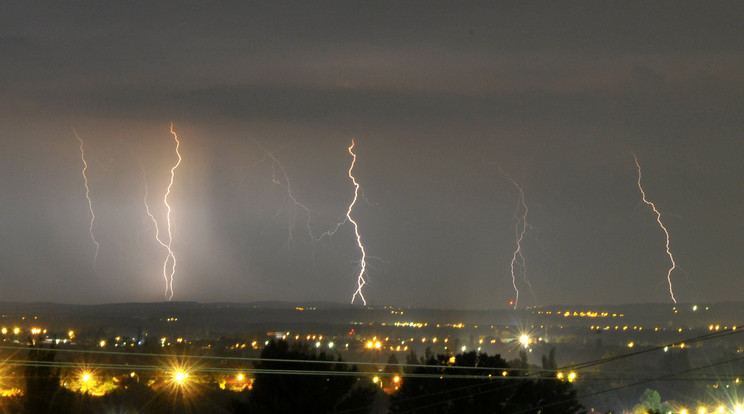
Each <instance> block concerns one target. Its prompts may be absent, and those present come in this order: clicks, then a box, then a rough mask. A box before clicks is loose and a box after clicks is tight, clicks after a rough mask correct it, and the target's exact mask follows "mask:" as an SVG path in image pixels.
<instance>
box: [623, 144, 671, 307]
mask: <svg viewBox="0 0 744 414" xmlns="http://www.w3.org/2000/svg"><path fill="white" fill-rule="evenodd" d="M633 160H635V164H636V167H638V189H639V190H640V191H641V198H642V199H643V202H644V203H646V204H648V205H649V206H651V209H652V210H654V213H656V222H657V223H659V227H661V229H662V230H663V231H664V235H665V236H666V253H667V256H669V261H670V262H671V263H672V265H671V267H669V271H667V282H668V283H669V295H671V297H672V301H673V302H674V303H677V299H675V298H674V291H673V289H672V271H673V270H674V269H675V268H676V267H677V264H676V263H675V262H674V256H672V251H671V250H669V232H668V231H667V229H666V227H664V223H662V222H661V213H660V212H659V210H657V209H656V205H655V204H654V203H652V202H651V201H648V200H647V199H646V192H645V191H643V186H642V185H641V164H639V163H638V157H636V155H635V153H633Z"/></svg>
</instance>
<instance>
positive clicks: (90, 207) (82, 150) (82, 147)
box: [72, 128, 101, 266]
mask: <svg viewBox="0 0 744 414" xmlns="http://www.w3.org/2000/svg"><path fill="white" fill-rule="evenodd" d="M72 132H73V133H74V134H75V138H77V139H78V141H80V159H81V160H82V161H83V170H82V174H83V183H84V184H85V198H86V199H88V210H90V227H89V229H88V230H89V232H90V238H91V240H93V244H95V245H96V253H95V255H94V256H93V265H94V266H95V264H96V262H97V261H98V249H99V248H100V247H101V246H100V244H98V241H96V237H95V236H94V235H93V223H94V222H95V221H96V213H94V212H93V201H92V200H91V199H90V187H89V186H88V175H87V174H86V171H88V162H87V161H86V160H85V143H84V142H83V139H82V138H80V136H79V135H78V133H77V131H76V130H75V128H73V129H72Z"/></svg>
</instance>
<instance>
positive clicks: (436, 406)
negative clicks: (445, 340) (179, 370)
mask: <svg viewBox="0 0 744 414" xmlns="http://www.w3.org/2000/svg"><path fill="white" fill-rule="evenodd" d="M261 358H262V361H261V362H260V363H257V364H255V366H254V375H253V386H252V389H250V390H249V389H246V390H244V391H242V392H234V391H228V390H224V389H220V387H219V386H218V385H217V384H216V383H198V382H193V383H188V382H184V383H183V384H171V386H167V387H160V388H156V387H149V386H147V385H145V384H142V383H139V382H136V381H131V382H128V383H125V384H121V385H120V386H118V387H117V388H116V389H115V390H113V391H112V392H109V393H106V394H105V395H103V396H92V395H90V394H89V393H87V392H73V391H71V390H69V389H67V388H65V387H63V386H62V384H61V381H60V368H59V367H57V366H55V364H54V360H55V351H54V349H48V348H39V347H32V348H31V349H30V350H29V354H28V361H27V364H26V365H25V368H24V378H25V389H24V394H23V396H21V397H14V398H3V404H2V405H3V406H2V407H0V410H4V411H3V412H19V413H29V414H30V413H55V414H66V413H71V414H72V413H82V414H86V413H101V412H117V413H158V414H160V413H173V414H175V413H192V414H194V413H196V414H198V413H211V414H220V413H225V414H233V413H234V414H239V413H251V414H262V413H290V412H291V413H295V412H308V413H359V414H364V413H378V412H390V413H442V414H444V413H476V414H477V413H517V412H519V413H543V414H550V413H561V414H573V413H583V412H584V409H583V407H582V406H581V405H580V404H579V403H578V400H577V398H576V391H575V388H574V387H573V384H571V383H570V382H568V381H565V380H560V379H557V378H556V376H555V372H556V371H555V368H556V366H555V365H556V364H555V358H554V355H553V352H551V354H550V355H549V356H546V357H543V368H544V370H545V371H544V373H540V372H537V373H533V374H529V373H528V369H527V368H528V367H527V361H526V355H523V356H522V358H520V359H517V360H514V361H510V362H508V363H507V361H505V360H504V359H502V358H501V357H500V356H499V355H493V356H489V355H487V354H485V353H476V352H467V353H461V354H457V355H433V354H431V353H429V352H427V353H426V354H425V355H424V356H421V357H418V356H417V355H416V354H414V353H411V354H409V355H408V356H407V358H406V361H405V362H406V363H405V364H402V365H401V364H398V363H397V360H396V359H395V357H394V356H391V359H390V360H389V361H388V364H385V365H384V368H383V369H382V370H381V371H378V372H364V373H362V372H360V371H359V368H358V367H357V366H355V365H352V364H349V363H346V362H344V361H343V360H342V359H341V358H340V357H338V356H334V355H331V354H328V353H326V352H324V351H318V350H316V349H314V348H310V347H308V346H307V345H306V344H304V343H300V342H295V343H292V344H290V343H288V342H286V341H272V342H270V343H269V344H268V345H267V346H266V347H265V348H264V350H263V352H262V353H261ZM375 369H376V367H375ZM197 370H198V368H197Z"/></svg>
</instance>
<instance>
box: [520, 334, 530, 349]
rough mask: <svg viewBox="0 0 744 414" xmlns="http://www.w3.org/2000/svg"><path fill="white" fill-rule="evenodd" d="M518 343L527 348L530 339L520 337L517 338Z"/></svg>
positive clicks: (523, 336)
mask: <svg viewBox="0 0 744 414" xmlns="http://www.w3.org/2000/svg"><path fill="white" fill-rule="evenodd" d="M519 343H520V344H522V345H523V346H524V347H525V348H527V347H528V346H529V345H530V337H529V336H528V335H521V336H520V337H519Z"/></svg>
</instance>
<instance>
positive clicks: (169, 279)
mask: <svg viewBox="0 0 744 414" xmlns="http://www.w3.org/2000/svg"><path fill="white" fill-rule="evenodd" d="M170 133H171V134H172V135H173V139H174V140H175V141H176V155H177V156H178V161H176V163H175V164H174V165H173V167H171V170H170V182H169V183H168V189H167V190H166V191H165V195H164V196H163V204H165V208H166V209H167V213H166V215H165V218H166V227H167V229H168V239H167V242H165V241H163V240H161V238H160V230H159V228H158V227H157V222H156V220H155V218H154V217H153V216H152V214H151V213H150V209H149V207H148V208H147V212H148V214H149V215H150V217H152V220H153V222H155V229H156V231H155V235H156V239H157V240H158V242H159V243H160V244H161V245H163V247H165V248H166V249H168V256H166V258H165V261H163V278H164V279H165V296H166V297H167V298H168V301H170V300H171V299H173V294H174V293H173V277H174V276H175V274H176V255H175V254H174V253H173V225H172V221H171V214H172V212H173V209H172V208H171V205H170V204H169V203H168V196H170V193H171V190H172V188H173V182H174V181H175V178H176V169H177V168H178V166H179V165H181V160H182V158H181V153H180V152H179V148H180V147H181V142H180V141H179V140H178V134H176V131H175V130H174V129H173V123H171V124H170ZM145 205H147V201H145ZM169 262H170V263H171V266H170V272H169V271H168V263H169Z"/></svg>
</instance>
